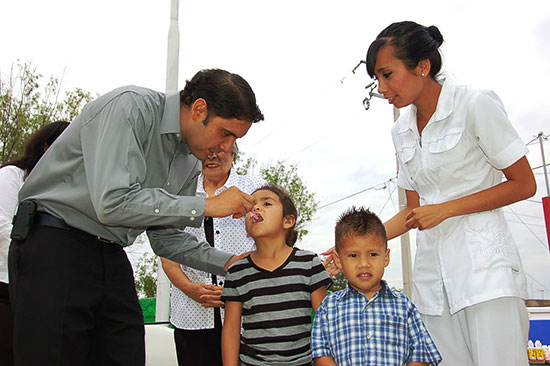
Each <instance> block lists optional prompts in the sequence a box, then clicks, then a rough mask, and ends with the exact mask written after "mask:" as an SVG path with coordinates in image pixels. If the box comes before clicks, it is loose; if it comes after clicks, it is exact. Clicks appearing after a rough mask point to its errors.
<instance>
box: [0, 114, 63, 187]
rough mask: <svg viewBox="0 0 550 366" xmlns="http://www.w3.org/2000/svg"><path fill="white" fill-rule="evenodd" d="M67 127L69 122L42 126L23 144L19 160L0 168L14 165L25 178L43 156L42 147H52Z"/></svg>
mask: <svg viewBox="0 0 550 366" xmlns="http://www.w3.org/2000/svg"><path fill="white" fill-rule="evenodd" d="M68 126H69V122H65V121H57V122H52V123H50V124H47V125H45V126H42V127H40V128H39V129H38V131H36V132H35V133H33V134H32V135H31V137H30V138H29V140H28V141H27V143H26V144H25V152H24V154H23V156H22V157H21V158H19V159H16V160H12V161H8V162H7V163H5V164H4V165H2V166H1V168H3V167H5V166H8V165H15V166H16V167H18V168H19V169H22V170H24V171H25V178H27V177H28V176H29V174H30V173H31V171H32V170H33V168H34V166H35V165H36V163H38V160H40V158H41V157H42V155H44V152H46V150H45V149H44V145H45V144H47V145H48V146H52V144H53V143H54V141H55V140H56V139H57V138H58V137H59V135H61V133H62V132H63V131H65V129H66V128H67V127H68Z"/></svg>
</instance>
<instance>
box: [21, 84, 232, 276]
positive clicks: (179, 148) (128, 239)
mask: <svg viewBox="0 0 550 366" xmlns="http://www.w3.org/2000/svg"><path fill="white" fill-rule="evenodd" d="M180 133H181V131H180V101H179V94H178V93H174V94H169V95H166V94H164V93H159V92H155V91H152V90H149V89H145V88H140V87H136V86H127V87H122V88H119V89H115V90H113V91H111V92H109V93H107V94H105V95H103V96H101V97H99V98H98V99H96V100H94V101H92V102H90V103H88V104H87V105H86V106H85V107H84V108H83V110H82V113H81V114H80V115H79V116H78V117H76V118H75V120H74V121H73V122H72V123H71V125H70V126H69V127H68V128H67V129H66V130H65V132H64V133H63V134H62V135H61V136H60V137H59V138H58V139H57V140H56V142H55V143H54V144H53V145H52V146H51V147H50V148H49V149H48V151H47V152H46V154H44V156H43V157H42V159H41V160H40V161H39V163H38V164H37V165H36V167H35V168H34V169H33V171H32V173H31V174H30V176H29V177H28V178H27V180H26V181H25V184H23V187H22V188H21V191H20V193H19V200H20V201H21V200H24V199H35V200H37V201H38V202H39V211H45V212H47V213H50V214H52V215H54V216H56V217H59V218H62V219H63V220H65V222H66V223H67V224H68V225H70V226H72V227H75V228H77V229H80V230H83V231H86V232H88V233H90V234H92V235H96V236H99V237H102V238H105V239H108V240H111V241H113V242H116V243H118V244H120V245H122V246H128V245H130V244H132V243H133V242H134V240H135V238H136V237H137V236H138V235H139V234H140V233H142V232H143V231H145V230H147V235H148V236H149V241H150V243H151V247H152V248H153V250H154V252H155V253H156V254H157V255H159V256H161V257H165V258H168V259H171V260H173V261H175V262H178V263H182V264H185V265H187V266H190V267H193V268H197V269H200V270H204V271H208V272H211V273H215V274H225V271H224V270H223V266H224V265H225V263H226V262H227V261H228V260H229V258H230V257H231V255H230V254H227V253H223V252H220V251H218V250H216V249H214V248H212V247H211V246H210V245H209V244H208V243H207V242H205V241H198V240H197V239H196V238H195V237H194V236H193V235H191V234H188V233H185V232H184V231H183V228H184V227H186V226H193V227H199V226H200V225H201V223H202V220H203V215H204V208H205V201H204V198H199V197H195V191H196V187H197V177H198V175H199V173H200V169H201V163H200V161H199V160H198V159H197V158H196V157H195V156H194V155H193V154H191V152H190V150H189V147H188V146H187V144H185V143H183V142H181V136H180Z"/></svg>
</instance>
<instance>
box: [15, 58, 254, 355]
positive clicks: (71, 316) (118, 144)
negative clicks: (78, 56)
mask: <svg viewBox="0 0 550 366" xmlns="http://www.w3.org/2000/svg"><path fill="white" fill-rule="evenodd" d="M262 119H263V115H262V113H261V111H260V109H259V108H258V106H257V104H256V97H255V95H254V92H253V91H252V89H251V87H250V85H249V84H248V83H247V82H246V81H245V80H244V79H243V78H242V77H240V76H239V75H236V74H232V73H229V72H227V71H224V70H219V69H210V70H202V71H200V72H198V73H197V74H196V75H195V76H194V77H193V78H192V79H191V80H190V81H188V82H187V83H186V85H185V88H184V89H183V90H182V91H181V92H180V93H179V94H178V93H174V94H168V95H166V94H164V93H159V92H156V91H152V90H149V89H145V88H140V87H135V86H128V87H123V88H119V89H115V90H114V91H112V92H110V93H107V94H105V95H103V96H101V97H99V98H98V99H97V100H95V101H92V102H90V103H88V104H87V105H86V106H85V107H84V109H83V110H82V113H81V114H80V115H79V116H78V117H76V118H75V120H74V121H73V123H72V124H71V126H70V127H69V128H68V129H67V130H66V131H65V134H63V135H62V136H61V138H60V139H58V143H56V144H55V145H54V146H52V147H51V148H50V150H49V151H48V154H46V155H45V156H44V158H43V159H42V160H41V161H40V162H39V163H38V164H37V166H36V167H35V169H34V171H33V173H32V174H31V175H30V176H29V178H28V179H27V181H26V182H25V184H24V185H23V187H22V188H21V191H20V195H19V199H20V201H24V200H33V201H35V202H37V210H38V212H37V214H36V218H35V220H34V226H33V227H32V229H31V231H30V233H29V234H28V236H27V238H26V239H25V240H20V241H16V240H12V243H11V246H10V254H9V256H10V258H9V266H10V268H9V271H10V296H11V298H12V301H13V303H14V304H15V306H14V307H15V310H14V317H15V324H14V328H15V334H14V340H15V342H14V348H15V364H16V365H17V366H23V365H24V366H27V365H29V366H30V365H44V366H46V365H94V366H96V365H144V364H145V346H144V326H143V315H142V312H141V308H140V306H139V303H138V300H137V296H136V291H135V287H134V279H133V275H132V268H131V266H130V264H129V262H128V259H127V257H126V254H125V252H124V250H123V249H122V248H123V247H124V246H128V245H130V244H132V242H133V241H134V239H135V238H136V236H137V235H139V234H140V233H141V232H143V231H146V232H147V235H148V237H149V240H150V242H151V247H152V248H153V250H154V252H155V253H156V254H157V255H159V256H161V257H165V258H168V259H171V260H173V261H175V262H178V263H182V264H185V265H188V266H190V267H194V268H197V269H201V270H205V271H208V272H211V273H215V274H220V275H221V274H225V270H226V268H228V267H229V265H231V264H232V263H233V262H234V261H235V260H237V259H238V257H233V256H232V255H230V254H227V253H224V252H220V251H218V250H216V249H214V248H212V247H211V246H210V245H209V244H208V243H206V242H203V241H198V240H197V239H196V238H195V237H194V236H192V235H190V234H186V233H185V232H184V231H183V228H184V227H186V226H197V227H198V226H200V225H201V222H202V219H203V217H204V216H211V217H223V216H228V215H233V217H235V218H238V217H241V216H243V215H245V214H246V212H248V211H249V210H250V209H251V208H252V206H253V204H254V199H253V198H252V197H251V196H249V195H247V194H245V193H243V192H241V191H240V190H238V189H237V188H230V189H228V190H226V191H225V192H223V193H222V194H220V195H218V196H215V197H211V198H206V199H204V198H200V197H195V191H196V186H197V177H198V175H199V173H200V169H201V163H200V160H205V159H206V158H207V156H208V155H210V154H212V153H217V152H221V151H224V152H226V153H229V151H230V149H231V146H232V145H233V143H234V142H235V140H236V139H237V138H240V137H242V136H244V135H245V134H246V133H247V131H248V129H249V128H250V127H251V125H252V123H253V122H257V121H260V120H262ZM38 304H39V306H37V305H38Z"/></svg>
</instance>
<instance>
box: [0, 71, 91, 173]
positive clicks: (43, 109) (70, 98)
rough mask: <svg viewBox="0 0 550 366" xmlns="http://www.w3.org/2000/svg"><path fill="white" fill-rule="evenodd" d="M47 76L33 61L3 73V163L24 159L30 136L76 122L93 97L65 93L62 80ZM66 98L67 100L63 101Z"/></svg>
mask: <svg viewBox="0 0 550 366" xmlns="http://www.w3.org/2000/svg"><path fill="white" fill-rule="evenodd" d="M42 78H43V75H42V74H40V73H38V71H37V68H36V67H35V66H33V65H32V64H31V63H30V62H26V63H17V65H16V66H12V67H11V69H10V72H9V75H7V76H5V75H2V74H0V159H1V160H0V163H2V164H3V163H5V162H7V161H10V160H13V159H15V158H17V157H18V156H20V155H21V154H22V152H23V150H24V146H25V143H26V141H27V140H28V138H29V136H30V135H32V134H33V133H34V132H35V131H36V130H37V129H39V128H40V127H42V126H44V125H46V124H49V123H51V122H55V121H59V120H63V121H68V122H70V121H72V120H73V119H74V118H75V117H76V116H77V115H78V113H79V112H80V110H81V109H82V107H83V106H84V104H85V103H87V102H89V101H90V100H91V99H92V97H91V95H90V93H89V92H86V91H84V90H82V89H80V88H76V89H74V90H72V91H69V92H67V93H64V96H63V97H62V95H61V94H62V93H61V79H59V78H55V77H53V76H51V77H50V78H49V79H48V80H47V82H46V84H45V85H44V86H41V82H42ZM62 98H63V99H62Z"/></svg>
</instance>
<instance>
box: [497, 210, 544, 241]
mask: <svg viewBox="0 0 550 366" xmlns="http://www.w3.org/2000/svg"><path fill="white" fill-rule="evenodd" d="M506 208H507V209H509V210H510V211H512V213H513V214H514V215H516V218H517V219H518V220H519V221H521V223H522V224H523V225H525V227H526V228H527V230H529V232H531V234H533V236H534V237H535V238H536V239H537V241H538V242H539V243H540V244H541V245H542V246H543V247H544V249H546V244H545V243H544V242H543V241H542V240H540V238H539V237H538V236H537V234H535V233H534V232H533V230H531V228H530V227H529V225H527V224H526V223H525V222H524V221H523V220H522V219H521V217H519V215H518V214H516V212H515V211H514V210H513V209H512V207H510V206H506Z"/></svg>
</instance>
